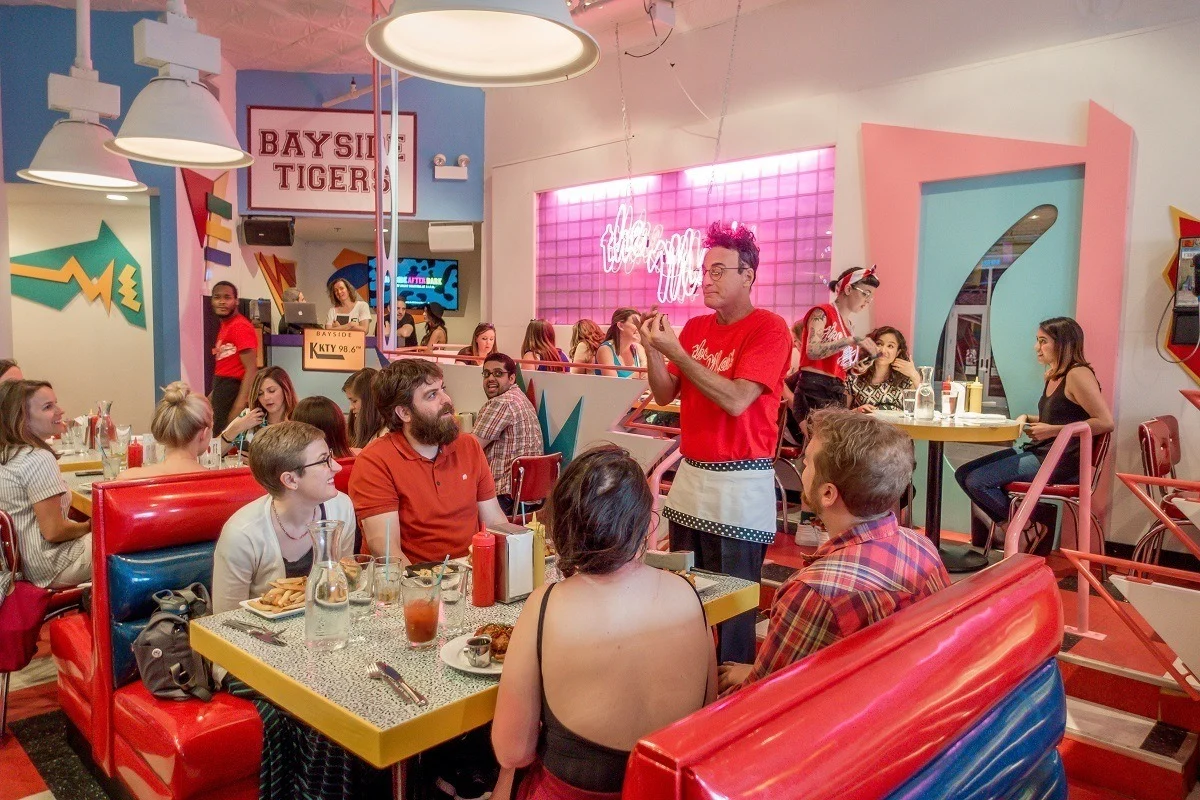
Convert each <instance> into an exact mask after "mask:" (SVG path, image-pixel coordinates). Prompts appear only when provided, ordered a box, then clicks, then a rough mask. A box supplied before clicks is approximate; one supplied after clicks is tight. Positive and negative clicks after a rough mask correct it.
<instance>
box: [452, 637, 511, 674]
mask: <svg viewBox="0 0 1200 800" xmlns="http://www.w3.org/2000/svg"><path fill="white" fill-rule="evenodd" d="M474 635H475V634H473V633H464V634H463V635H462V636H459V637H458V638H456V639H451V640H450V641H448V642H446V643H445V644H444V645H442V650H441V652H440V653H439V655H440V656H441V657H442V662H443V663H444V664H446V665H447V666H450V667H454V668H455V669H457V670H462V671H463V672H470V673H472V674H474V675H499V674H500V672H501V670H503V669H504V665H503V664H500V663H498V662H496V661H493V662H492V663H491V664H489V665H488V666H486V667H473V666H471V665H470V664H468V663H467V658H466V656H464V655H463V652H462V650H463V648H464V647H466V646H467V639H470V638H471V637H473V636H474Z"/></svg>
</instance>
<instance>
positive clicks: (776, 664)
mask: <svg viewBox="0 0 1200 800" xmlns="http://www.w3.org/2000/svg"><path fill="white" fill-rule="evenodd" d="M949 585H950V576H949V575H948V574H947V573H946V568H945V567H943V566H942V559H941V557H940V556H938V552H937V549H936V548H935V547H934V546H933V543H932V542H930V541H929V540H928V539H927V538H925V537H924V536H921V535H920V534H918V533H915V532H913V531H911V530H909V529H908V528H901V527H900V526H899V525H898V524H897V522H896V516H895V515H894V514H888V515H887V516H885V517H881V518H880V519H876V520H871V521H869V522H864V523H861V524H859V525H855V526H854V527H853V528H850V529H849V530H847V531H844V532H842V533H841V534H839V535H838V536H836V537H835V538H832V539H830V540H829V541H827V542H826V543H825V544H823V545H821V547H820V548H818V550H817V552H816V553H815V554H814V555H813V561H812V563H811V564H809V565H808V566H807V567H805V568H804V569H801V570H798V571H796V572H795V573H793V574H792V575H791V576H790V577H789V578H788V579H787V580H786V581H784V583H783V585H782V586H781V587H779V591H778V592H776V593H775V599H774V601H773V602H772V603H771V619H770V622H769V623H768V627H767V638H766V640H765V641H763V644H762V648H761V649H760V650H759V651H758V657H757V658H756V659H755V661H754V667H753V669H751V671H750V675H749V676H748V677H747V678H746V680H745V681H744V682H743V683H742V685H743V686H746V685H749V684H751V683H753V682H754V681H756V680H759V679H761V678H764V677H766V676H767V675H770V674H771V673H772V672H775V671H777V670H780V669H783V668H784V667H786V666H788V665H789V664H794V663H795V662H797V661H799V660H800V659H802V658H804V657H805V656H807V655H809V654H811V653H814V652H816V651H817V650H820V649H821V648H822V647H828V646H829V645H831V644H833V643H834V642H837V641H840V640H842V639H844V638H846V637H847V636H849V635H850V634H852V633H854V632H856V631H859V630H862V629H863V628H865V627H867V626H868V625H871V624H873V623H875V622H879V621H880V620H881V619H884V618H885V617H888V616H891V615H892V614H894V613H896V612H897V611H899V610H900V609H902V608H905V607H907V606H910V605H912V604H913V603H915V602H917V601H918V600H920V599H921V598H923V597H928V596H929V595H931V594H933V593H934V592H936V591H938V590H939V589H944V588H945V587H946V586H949Z"/></svg>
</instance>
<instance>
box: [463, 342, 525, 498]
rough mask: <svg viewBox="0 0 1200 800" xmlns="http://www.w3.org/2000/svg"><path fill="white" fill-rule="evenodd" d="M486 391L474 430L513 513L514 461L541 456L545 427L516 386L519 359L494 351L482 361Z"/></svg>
mask: <svg viewBox="0 0 1200 800" xmlns="http://www.w3.org/2000/svg"><path fill="white" fill-rule="evenodd" d="M483 393H484V394H486V395H487V398H488V400H487V402H486V403H484V404H483V408H481V409H479V416H478V418H477V419H476V420H475V428H474V430H472V431H471V432H472V433H473V434H475V438H477V439H479V443H480V444H481V445H483V451H484V453H486V454H487V459H488V464H489V465H490V466H491V468H492V478H493V479H494V480H495V481H496V499H497V500H499V501H500V508H502V509H504V513H505V514H507V515H509V516H512V513H513V498H512V464H513V462H514V461H516V460H517V459H518V458H520V457H522V456H540V455H542V447H543V445H542V426H541V424H540V423H538V418H537V412H536V411H534V410H533V403H531V402H529V398H528V397H526V396H525V393H524V392H522V391H521V388H520V387H519V386H517V365H516V362H514V361H513V360H512V359H511V358H509V357H508V356H506V355H504V354H503V353H492V354H491V355H490V356H488V357H487V360H486V361H484V362H483Z"/></svg>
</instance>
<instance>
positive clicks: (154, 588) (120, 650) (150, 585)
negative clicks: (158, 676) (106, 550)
mask: <svg viewBox="0 0 1200 800" xmlns="http://www.w3.org/2000/svg"><path fill="white" fill-rule="evenodd" d="M215 548H216V543H215V542H201V543H199V544H189V545H183V546H180V547H165V548H163V549H161V550H146V551H144V552H141V553H122V554H120V555H110V556H109V557H108V585H109V587H110V589H109V591H110V598H109V604H110V606H111V609H112V620H111V625H112V654H113V665H112V668H113V686H114V687H116V688H119V687H121V686H124V685H125V684H127V683H129V682H130V681H135V680H137V678H138V670H137V662H136V661H134V659H133V640H134V639H136V638H137V637H138V634H139V633H141V632H142V629H143V628H145V627H146V623H147V622H149V620H150V615H151V614H153V613H154V612H155V611H157V610H158V606H157V604H155V602H154V597H153V596H154V593H155V592H159V591H162V590H163V589H182V588H184V587H186V586H189V585H191V584H193V583H197V582H199V583H202V584H204V587H205V588H206V589H210V590H211V588H212V571H213V550H214V549H215Z"/></svg>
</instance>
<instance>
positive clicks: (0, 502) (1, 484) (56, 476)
mask: <svg viewBox="0 0 1200 800" xmlns="http://www.w3.org/2000/svg"><path fill="white" fill-rule="evenodd" d="M55 495H60V500H61V507H62V514H63V516H64V517H65V516H66V513H67V508H68V507H69V506H70V504H71V495H70V492H69V491H68V490H67V483H66V481H64V480H63V477H62V472H60V471H59V469H58V461H56V460H55V458H54V454H53V453H50V452H48V451H46V450H42V449H41V448H36V449H35V448H32V447H24V448H22V449H21V450H20V451H19V452H18V453H17V454H16V455H14V456H13V457H12V458H10V459H9V461H8V463H7V464H0V508H2V509H4V510H5V511H7V512H8V513H9V515H10V516H11V517H12V518H13V524H14V525H15V527H16V529H17V543H18V545H17V546H18V547H19V548H20V552H21V572H22V573H24V576H25V579H26V580H28V581H30V582H31V583H33V584H35V585H36V586H42V587H46V586H49V585H50V584H51V583H52V582H53V581H54V578H55V576H57V575H58V574H59V573H60V572H62V571H63V570H65V569H67V568H68V567H70V566H71V565H72V564H74V563H75V562H76V561H77V560H79V559H80V558H81V557H82V556H83V553H84V551H85V550H86V549H87V548H88V547H89V546H90V544H91V537H90V536H88V537H84V538H82V539H75V540H73V541H69V542H60V543H57V544H56V543H54V542H49V541H46V539H45V538H43V536H42V531H41V528H39V527H38V522H37V516H36V515H35V514H34V511H33V506H34V505H35V504H36V503H39V502H41V501H42V500H45V499H46V498H49V497H54V496H55Z"/></svg>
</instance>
